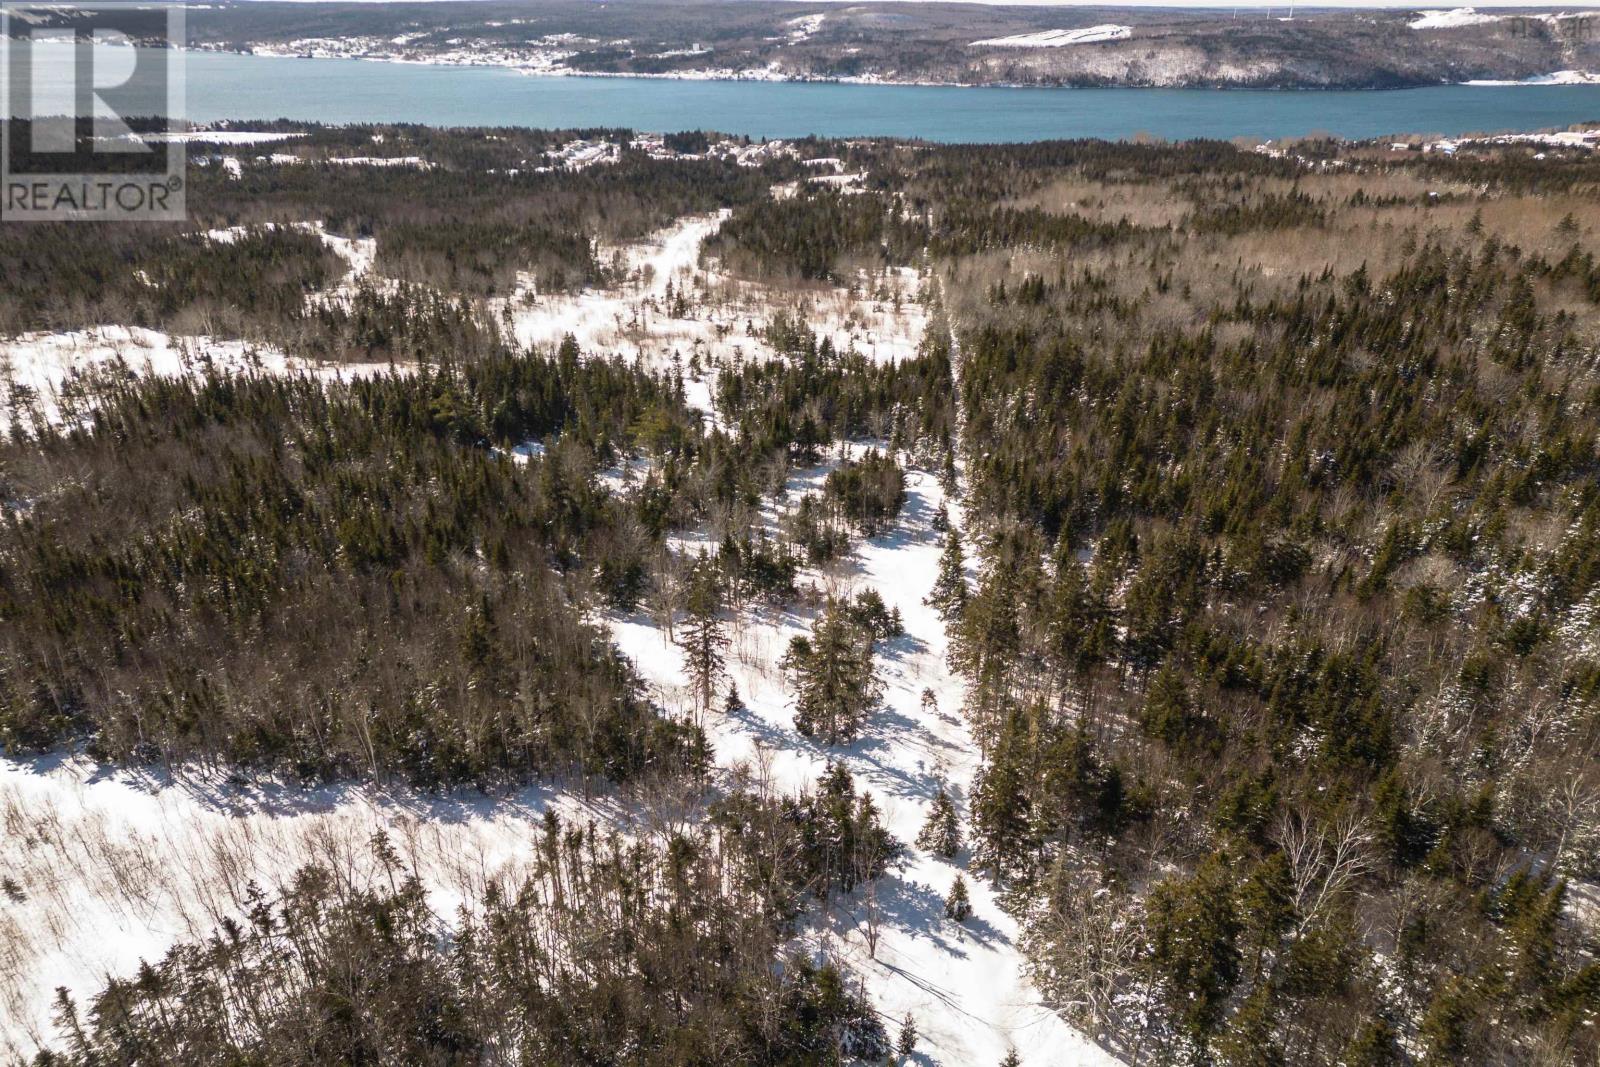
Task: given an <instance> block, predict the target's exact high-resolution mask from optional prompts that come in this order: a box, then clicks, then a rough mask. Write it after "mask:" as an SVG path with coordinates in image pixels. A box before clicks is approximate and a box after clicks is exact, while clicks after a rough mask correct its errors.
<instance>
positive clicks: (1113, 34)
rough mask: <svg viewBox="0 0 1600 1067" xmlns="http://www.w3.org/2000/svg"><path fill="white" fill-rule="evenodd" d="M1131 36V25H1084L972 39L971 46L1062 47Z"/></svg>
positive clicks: (1119, 39) (1123, 39) (1118, 39)
mask: <svg viewBox="0 0 1600 1067" xmlns="http://www.w3.org/2000/svg"><path fill="white" fill-rule="evenodd" d="M1132 36H1133V27H1132V26H1117V25H1113V24H1110V23H1107V24H1106V25H1103V26H1086V27H1084V28H1083V29H1079V30H1041V31H1039V32H1038V33H1019V34H1017V35H1016V36H1014V37H990V38H987V39H986V40H982V41H973V42H972V47H973V48H1062V47H1064V46H1066V45H1071V44H1095V43H1097V42H1100V41H1125V40H1127V39H1128V38H1129V37H1132Z"/></svg>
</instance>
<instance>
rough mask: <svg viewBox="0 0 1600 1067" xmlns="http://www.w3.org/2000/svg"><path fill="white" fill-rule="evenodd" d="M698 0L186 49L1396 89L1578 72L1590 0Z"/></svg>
mask: <svg viewBox="0 0 1600 1067" xmlns="http://www.w3.org/2000/svg"><path fill="white" fill-rule="evenodd" d="M1289 10H1290V9H1289V8H1288V7H1281V8H1266V9H1263V8H1259V7H1256V8H1241V9H1238V10H1237V11H1235V10H1231V9H1209V10H1202V9H1192V10H1183V9H1170V8H1165V9H1161V8H1116V7H1099V8H1091V7H1073V8H1046V7H1038V6H1031V7H1030V6H1021V7H999V6H984V5H974V4H944V3H917V4H907V3H865V4H851V5H848V6H845V5H840V4H833V3H819V4H805V3H786V2H784V3H774V2H769V0H712V2H691V3H682V4H678V3H674V4H665V3H661V2H659V0H621V2H613V3H607V4H595V3H591V2H588V0H555V2H552V3H541V4H538V5H536V6H535V5H529V4H526V3H502V2H497V0H474V2H454V0H446V2H437V3H409V4H373V3H318V4H305V3H279V2H272V0H250V2H243V3H233V4H227V5H222V6H219V7H215V8H205V9H194V10H192V11H191V12H190V13H189V16H188V18H189V28H190V34H191V37H192V40H193V43H194V44H195V45H196V46H197V47H201V48H209V49H224V50H235V51H252V52H266V53H272V54H290V55H307V56H358V57H364V58H372V59H394V60H400V59H404V60H410V61H425V62H437V63H462V64H466V63H471V64H499V65H506V66H513V67H520V68H524V69H529V70H536V71H548V72H551V73H605V74H630V75H652V76H665V77H701V78H704V77H726V78H734V77H738V78H760V79H826V80H863V81H884V82H901V83H904V82H939V83H950V84H962V85H995V84H1014V85H1045V86H1054V85H1059V86H1108V85H1124V86H1170V87H1227V88H1233V87H1238V88H1243V87H1250V88H1401V87H1409V86H1421V85H1436V84H1442V83H1453V82H1469V81H1510V82H1518V81H1531V80H1538V79H1549V78H1552V77H1556V78H1558V79H1560V80H1569V81H1570V80H1586V79H1591V78H1593V76H1594V72H1596V71H1600V12H1580V13H1567V14H1563V13H1560V12H1558V11H1556V10H1554V9H1552V10H1549V11H1542V12H1540V11H1529V10H1525V9H1516V10H1508V9H1484V10H1481V11H1480V10H1477V9H1474V8H1459V9H1438V10H1427V9H1418V10H1383V11H1375V10H1351V9H1326V8H1324V9H1317V10H1311V11H1304V10H1302V11H1299V12H1296V13H1295V17H1293V18H1290V17H1288V14H1287V13H1288V11H1289Z"/></svg>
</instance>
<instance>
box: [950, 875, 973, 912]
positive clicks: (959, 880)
mask: <svg viewBox="0 0 1600 1067" xmlns="http://www.w3.org/2000/svg"><path fill="white" fill-rule="evenodd" d="M944 917H945V918H946V919H951V920H954V921H955V922H958V923H964V922H966V921H967V920H968V919H970V918H972V898H971V897H970V896H968V895H967V879H966V878H965V876H963V875H959V874H958V875H956V880H955V882H954V883H953V884H952V885H951V886H950V894H949V896H947V897H945V898H944Z"/></svg>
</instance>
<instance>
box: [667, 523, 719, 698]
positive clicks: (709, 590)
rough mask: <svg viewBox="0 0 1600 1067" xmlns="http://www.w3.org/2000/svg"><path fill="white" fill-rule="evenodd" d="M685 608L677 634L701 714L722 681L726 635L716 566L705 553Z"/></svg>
mask: <svg viewBox="0 0 1600 1067" xmlns="http://www.w3.org/2000/svg"><path fill="white" fill-rule="evenodd" d="M684 607H685V609H686V611H687V613H688V618H687V619H686V620H685V622H684V624H683V626H682V628H681V631H680V633H679V637H678V642H679V644H680V645H682V646H683V649H684V653H685V659H686V660H687V661H688V664H687V665H688V672H689V684H690V686H691V687H692V688H693V690H694V694H695V701H696V706H697V707H698V708H699V709H700V710H701V711H702V712H703V711H707V710H709V709H710V707H711V699H712V695H713V694H714V693H715V692H716V687H717V682H718V681H719V680H720V679H721V677H722V672H723V665H724V661H723V654H724V653H725V652H726V651H727V648H728V634H727V631H726V629H725V627H724V626H723V623H722V619H721V611H722V585H721V581H720V575H719V572H718V568H717V565H716V563H715V562H714V561H712V560H710V559H708V558H706V554H705V552H704V551H702V552H701V553H700V558H699V559H698V560H696V561H695V565H694V569H693V570H692V571H691V572H690V574H689V592H688V596H687V597H686V599H685V602H684Z"/></svg>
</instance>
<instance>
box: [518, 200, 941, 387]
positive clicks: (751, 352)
mask: <svg viewBox="0 0 1600 1067" xmlns="http://www.w3.org/2000/svg"><path fill="white" fill-rule="evenodd" d="M825 177H826V176H825ZM725 217H726V215H725V214H722V215H705V216H696V217H692V218H687V219H683V220H681V221H680V222H678V223H676V224H675V225H673V226H670V227H668V228H667V229H665V230H663V231H661V232H660V233H658V234H656V235H655V236H654V237H653V238H651V239H650V240H648V241H646V242H643V243H641V244H638V245H633V246H629V247H626V248H619V249H612V250H609V251H607V252H604V253H602V257H601V258H602V260H606V261H609V260H611V259H612V258H613V257H616V258H617V259H618V260H619V261H620V262H621V263H622V264H623V270H624V273H625V274H626V275H627V278H628V280H627V281H626V282H625V283H624V284H622V285H621V286H619V287H617V288H613V289H586V290H584V291H582V292H578V293H549V294H540V293H538V292H537V291H536V290H535V289H534V287H533V285H532V283H531V281H526V282H525V284H524V286H523V288H522V289H521V290H520V291H519V292H518V293H517V294H516V295H515V296H513V297H511V298H510V307H511V313H512V322H513V330H514V332H515V335H516V337H517V339H518V340H519V341H520V342H522V343H523V344H525V345H538V346H551V345H555V344H558V343H560V341H561V339H562V338H563V337H564V336H566V335H567V334H571V335H572V336H573V337H575V338H576V339H577V341H578V344H579V346H580V347H582V348H583V350H584V351H586V352H606V353H614V354H619V355H622V356H624V357H626V358H629V359H641V360H643V361H645V363H646V364H648V365H650V366H655V367H663V368H664V367H668V366H671V365H672V364H673V363H674V361H675V360H676V362H678V363H679V364H683V365H687V364H688V363H689V362H690V361H691V360H692V359H693V358H694V357H695V356H696V355H698V356H699V358H700V361H701V362H702V363H703V364H709V363H711V362H720V361H738V360H744V359H760V358H772V357H773V352H772V350H771V349H770V348H769V347H768V346H767V344H766V342H765V341H764V340H762V338H761V337H760V336H759V333H760V331H761V330H762V328H763V327H764V326H765V325H766V324H767V322H768V320H769V319H770V318H771V317H772V315H773V314H774V313H775V312H777V311H779V310H790V311H795V310H798V311H799V312H800V313H801V314H802V315H803V317H804V319H805V321H806V323H807V324H808V325H809V326H810V328H811V329H812V330H813V331H814V332H816V333H817V334H818V335H819V337H827V338H829V339H830V340H831V341H832V342H833V345H834V347H835V348H836V349H837V350H839V351H841V352H843V351H848V350H850V349H851V348H854V349H855V350H856V351H858V352H860V353H861V354H862V355H865V356H867V357H868V358H869V359H873V360H877V361H882V362H891V361H897V360H902V359H909V358H911V357H913V356H915V355H916V352H917V346H918V345H919V344H920V343H921V340H922V333H923V330H924V329H925V327H926V325H927V309H926V308H925V307H924V306H923V305H922V304H921V303H920V302H919V301H918V299H917V296H918V293H919V292H920V289H921V280H920V278H919V277H918V275H917V273H916V272H915V271H913V270H909V269H901V270H898V271H894V272H892V273H891V274H890V275H889V276H888V277H887V278H881V277H873V278H870V279H865V280H863V281H862V282H861V283H860V285H859V286H858V287H857V290H856V291H854V292H852V291H851V290H849V289H843V288H832V287H814V288H807V289H803V290H789V289H775V288H772V287H769V286H764V285H758V284H753V283H748V282H743V281H740V280H738V279H735V278H732V277H730V276H729V275H728V274H727V273H726V272H724V271H722V270H721V269H720V268H719V267H718V266H717V265H716V264H714V263H713V264H710V265H708V266H706V267H702V266H701V265H700V245H701V242H702V241H704V240H705V239H706V238H707V237H709V236H711V235H712V234H713V233H715V232H716V230H717V227H718V226H719V225H720V224H721V221H722V219H723V218H725ZM669 291H670V292H671V293H673V294H679V293H681V294H684V295H685V301H686V303H687V307H686V308H684V309H678V308H674V307H673V306H672V302H671V301H670V300H669V298H668V294H669ZM897 297H898V299H896V298H897ZM680 310H681V311H682V313H681V314H680V313H678V312H679V311H680Z"/></svg>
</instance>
